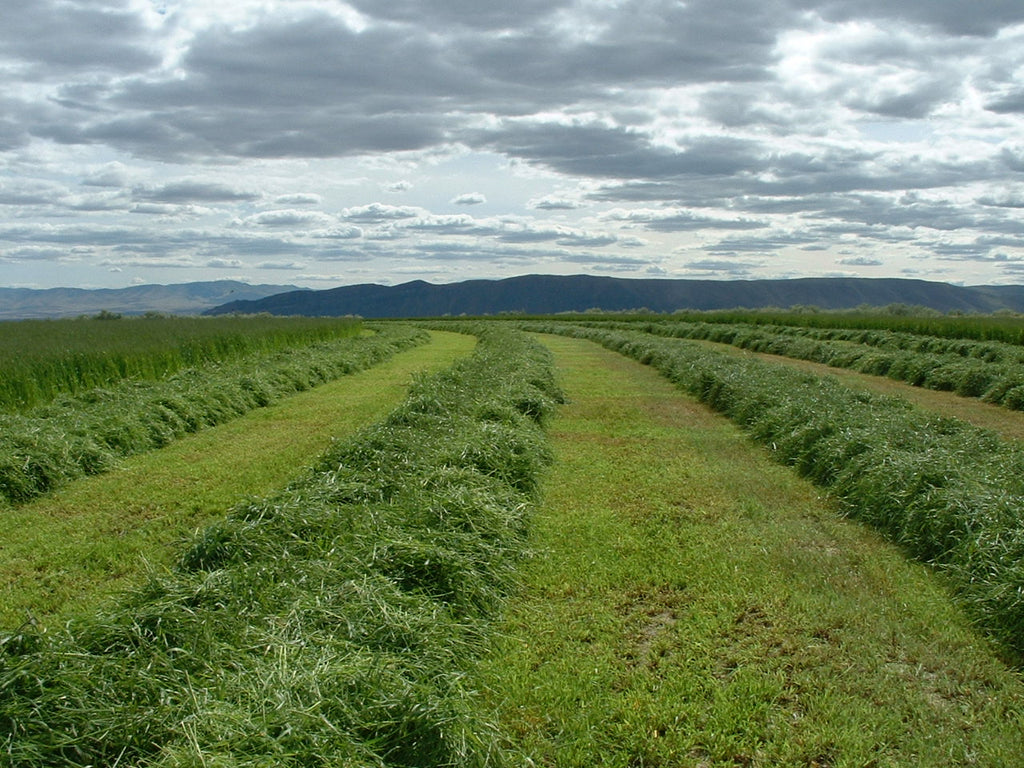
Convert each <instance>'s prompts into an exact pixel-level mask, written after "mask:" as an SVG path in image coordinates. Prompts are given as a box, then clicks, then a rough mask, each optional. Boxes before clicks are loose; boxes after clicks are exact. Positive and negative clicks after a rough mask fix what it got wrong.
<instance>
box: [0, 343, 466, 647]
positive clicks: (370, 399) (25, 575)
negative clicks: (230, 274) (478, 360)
mask: <svg viewBox="0 0 1024 768" xmlns="http://www.w3.org/2000/svg"><path fill="white" fill-rule="evenodd" d="M474 346H476V338H475V337H473V336H468V335H465V334H456V333H439V332H436V331H435V332H431V341H430V343H429V344H422V345H419V346H417V347H415V348H412V349H408V350H405V351H403V352H401V353H400V354H396V355H394V356H393V357H392V358H391V359H390V360H387V361H384V362H382V363H380V364H379V365H375V366H373V367H372V368H369V369H367V370H365V371H360V372H358V373H354V374H352V375H351V376H344V377H342V378H340V379H337V380H335V381H332V382H327V383H326V384H322V385H320V386H318V387H316V388H314V389H311V390H309V391H307V392H299V393H296V394H295V395H292V396H291V397H287V398H283V399H282V400H280V401H279V402H277V403H274V404H272V405H270V406H268V407H266V408H260V409H258V410H256V411H253V412H251V413H248V414H246V415H245V416H242V417H240V418H238V419H234V420H232V421H230V422H228V423H227V424H221V425H219V426H217V427H213V428H211V429H207V430H203V431H202V432H200V433H197V434H192V435H187V436H185V437H183V438H181V439H180V440H175V441H174V442H173V443H172V444H171V445H169V446H166V447H164V448H162V449H160V450H158V451H150V452H148V453H145V454H140V455H137V456H131V457H128V458H125V459H123V460H121V461H120V462H119V463H118V466H117V469H116V470H115V471H113V472H106V473H104V474H102V475H96V476H93V477H87V478H82V479H80V480H78V481H76V482H73V483H70V484H68V485H67V486H65V487H64V488H61V489H59V490H58V491H56V492H54V493H52V494H48V495H46V496H44V497H41V498H39V499H35V500H34V501H32V502H30V503H28V504H23V505H20V506H18V507H14V508H11V509H7V510H5V511H4V513H3V514H2V515H0V635H3V634H5V633H8V632H12V631H14V630H15V629H16V628H17V627H18V626H20V625H21V624H22V623H23V622H24V621H26V620H27V619H29V618H30V617H31V619H32V620H34V621H36V622H37V623H38V624H40V625H42V626H44V627H46V626H59V625H60V624H62V623H63V621H64V619H65V618H66V616H67V615H68V614H81V613H83V612H85V611H87V610H90V609H92V608H95V607H96V606H97V605H100V604H101V603H102V602H103V601H104V600H105V599H107V598H108V597H109V595H111V594H113V593H116V592H120V591H122V590H123V589H125V587H126V586H127V585H131V584H135V583H137V582H138V580H139V578H141V577H142V576H144V575H145V573H146V570H147V568H148V567H153V566H155V567H160V568H163V567H167V566H169V565H170V564H171V563H172V562H173V561H174V559H175V557H176V556H177V555H179V554H180V551H179V550H180V548H181V546H182V542H184V541H185V540H187V539H188V537H190V536H191V535H192V534H194V533H195V531H196V530H197V529H199V528H203V527H205V526H207V525H209V524H210V523H211V522H213V521H214V520H217V519H220V518H221V517H223V516H224V515H225V514H226V513H227V512H228V510H230V509H231V508H232V507H233V506H234V505H235V504H237V503H238V501H239V499H246V498H254V497H262V496H264V495H266V494H268V493H272V492H274V491H276V490H278V489H280V488H282V487H284V486H285V485H286V484H287V483H289V482H290V481H292V480H294V479H295V478H296V477H297V476H298V475H299V474H301V473H302V471H303V470H304V468H306V467H309V466H310V464H311V463H313V462H314V461H316V460H317V459H318V458H319V457H320V456H321V454H323V452H324V451H326V450H327V449H328V448H329V447H330V446H331V444H332V442H333V441H335V440H339V439H344V438H347V437H349V436H351V435H353V434H355V432H356V431H357V430H358V429H361V428H363V427H366V426H368V425H370V424H374V423H376V422H378V421H380V420H381V419H383V418H384V417H385V416H387V414H388V413H390V412H391V411H392V410H394V409H395V408H397V407H398V406H399V405H400V404H401V403H402V401H403V400H404V399H405V397H406V396H407V395H408V391H409V386H410V385H411V384H412V381H413V379H414V378H415V377H416V376H419V375H423V374H424V373H428V372H434V371H440V370H442V369H444V368H447V367H449V366H450V365H452V364H453V363H454V362H455V361H456V360H458V359H460V358H462V357H466V356H467V355H469V354H470V353H472V351H473V348H474Z"/></svg>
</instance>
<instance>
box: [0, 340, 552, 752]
mask: <svg viewBox="0 0 1024 768" xmlns="http://www.w3.org/2000/svg"><path fill="white" fill-rule="evenodd" d="M479 335H480V343H479V344H478V345H477V348H476V351H475V352H474V354H473V355H472V356H470V357H468V358H465V359H464V360H463V361H460V362H459V363H457V364H456V365H455V366H453V367H452V368H451V369H449V370H447V371H445V372H443V373H441V374H438V375H434V376H431V377H425V378H422V379H420V380H418V381H417V382H416V383H415V384H414V386H413V388H412V391H411V394H410V396H409V397H408V399H407V400H406V402H405V403H404V404H403V405H402V406H401V407H400V408H399V409H398V410H396V411H395V412H394V413H393V414H392V415H390V416H389V417H388V418H387V419H386V420H384V421H383V422H381V423H379V424H378V425H376V426H374V427H371V428H367V429H366V430H364V431H363V432H361V433H360V434H358V435H357V436H355V437H354V438H352V439H350V440H348V441H346V442H344V443H339V444H338V445H336V446H335V447H334V448H333V449H332V450H331V451H330V452H329V453H328V454H327V455H325V456H324V457H323V459H322V461H320V462H319V464H318V465H317V466H316V467H314V468H312V469H311V470H310V471H309V472H308V474H307V475H306V476H304V477H303V478H302V479H300V480H298V481H296V482H295V483H293V484H292V485H291V486H290V487H288V488H287V489H284V490H283V491H281V492H280V493H279V494H277V495H274V496H273V497H269V498H266V499H264V500H259V501H254V502H252V503H245V504H242V505H240V506H239V507H238V508H236V509H235V510H234V511H233V512H232V513H231V514H230V515H229V516H228V517H227V518H226V519H225V520H224V521H223V522H221V523H219V524H216V525H213V526H212V527H209V528H208V529H206V530H204V531H203V532H202V533H200V534H199V535H198V536H197V537H196V539H195V541H194V542H193V543H192V544H191V546H190V547H189V548H188V549H187V550H186V551H185V552H184V554H183V555H182V557H181V560H180V566H179V567H178V568H177V569H176V570H174V571H173V572H169V573H160V574H156V575H154V576H153V577H152V579H151V581H150V582H149V583H148V584H146V585H145V586H143V587H142V588H140V589H139V590H138V591H136V592H135V593H133V594H131V595H128V596H126V597H125V598H124V599H123V600H122V601H121V603H120V605H118V606H113V607H111V608H110V609H109V610H107V611H105V612H103V613H102V614H101V615H96V616H91V617H85V618H82V619H80V620H76V621H73V622H71V623H70V625H69V626H68V627H67V629H66V630H64V631H61V632H58V633H53V634H41V633H39V632H37V631H34V630H32V629H30V628H24V629H22V630H21V631H19V632H18V633H17V634H15V635H13V636H9V637H7V638H6V639H5V640H4V641H3V645H2V652H0V692H2V695H0V755H3V756H5V757H6V759H7V760H8V761H9V762H10V764H12V765H17V766H25V767H28V766H55V765H60V766H87V765H107V766H114V765H134V766H143V765H144V766H161V767H169V766H243V765H244V766H268V768H269V766H275V768H280V767H281V766H302V768H311V767H313V766H420V767H429V766H455V765H485V764H489V765H490V764H494V763H493V759H494V754H495V750H496V749H497V747H496V746H495V745H496V744H497V742H498V740H497V736H496V733H495V728H494V726H492V725H491V724H489V722H488V721H487V720H486V718H485V717H484V716H482V715H481V714H480V712H481V711H482V708H481V707H478V706H477V705H476V699H475V695H474V692H473V689H472V685H471V679H470V678H469V676H468V670H469V669H470V666H471V664H472V663H473V659H474V658H475V656H476V655H477V654H478V653H479V652H480V651H481V649H483V648H484V647H485V645H486V643H487V642H488V638H489V633H490V632H492V631H493V628H492V623H493V621H492V620H493V618H494V616H495V612H496V610H497V609H498V608H499V607H500V606H501V605H502V602H503V599H504V598H505V596H506V594H507V593H508V591H509V588H510V587H511V585H512V584H513V583H514V577H515V574H516V571H517V564H518V562H519V561H520V559H521V558H522V557H523V555H524V549H525V533H526V526H527V522H528V521H527V517H528V513H529V510H530V508H531V506H532V504H533V500H534V495H535V492H536V489H537V486H538V482H539V474H540V472H541V471H542V469H543V467H544V466H545V464H546V463H547V461H548V448H547V444H546V441H545V439H544V435H543V431H542V428H541V421H542V420H543V418H544V417H545V415H546V414H548V413H549V412H550V411H551V410H552V409H553V408H554V404H555V402H556V400H557V399H558V392H557V389H556V387H555V384H554V380H553V375H552V366H551V362H550V359H549V356H548V354H547V352H546V350H544V348H543V347H541V346H539V345H536V344H534V343H533V342H531V341H530V340H529V339H528V338H527V337H526V336H525V335H523V334H517V333H515V332H514V331H510V330H502V329H496V328H482V329H480V330H479Z"/></svg>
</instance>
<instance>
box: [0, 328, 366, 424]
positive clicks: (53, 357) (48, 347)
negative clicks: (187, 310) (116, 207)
mask: <svg viewBox="0 0 1024 768" xmlns="http://www.w3.org/2000/svg"><path fill="white" fill-rule="evenodd" d="M361 328H362V323H361V321H360V320H359V319H357V318H323V317H272V316H270V315H239V316H224V317H195V316H186V317H179V316H173V315H147V316H143V317H121V316H120V315H116V314H112V313H109V312H107V313H101V314H100V315H98V316H95V317H80V318H75V319H63V320H19V321H13V322H3V323H0V412H4V413H17V412H23V411H26V410H29V409H31V408H36V407H38V406H40V405H44V404H46V403H48V402H50V401H51V400H53V399H54V398H55V397H58V396H60V395H74V394H77V393H78V392H82V391H85V390H89V389H94V388H96V387H108V386H111V385H113V384H115V383H117V382H118V381H120V380H121V379H126V378H130V379H136V380H146V381H152V380H157V379H161V378H164V377H165V376H169V375H171V374H173V373H175V372H177V371H179V370H181V369H183V368H192V367H195V366H200V365H207V364H209V363H223V362H227V361H230V360H235V359H238V358H240V357H246V356H251V355H256V354H261V355H266V354H269V353H270V352H274V351H277V350H280V349H285V348H289V347H296V346H302V345H304V344H311V343H314V342H324V341H334V340H336V339H339V338H344V337H346V336H357V335H359V333H360V331H361Z"/></svg>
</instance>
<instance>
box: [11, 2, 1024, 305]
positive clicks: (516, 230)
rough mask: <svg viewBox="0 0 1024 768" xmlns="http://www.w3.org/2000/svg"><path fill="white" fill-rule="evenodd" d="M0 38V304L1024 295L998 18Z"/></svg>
mask: <svg viewBox="0 0 1024 768" xmlns="http://www.w3.org/2000/svg"><path fill="white" fill-rule="evenodd" d="M0 18H2V19H3V23H2V25H0V27H2V28H0V286H5V287H26V288H51V287H58V286H79V287H85V288H120V287H127V286H130V285H136V284H150V283H159V284H173V283H185V282H193V281H200V280H220V279H230V280H241V281H245V282H249V283H254V284H256V283H268V284H273V285H295V286H302V287H309V288H330V287H334V286H339V285H351V284H357V283H380V284H397V283H402V282H407V281H410V280H426V281H428V282H433V283H448V282H455V281H459V280H465V279H470V278H502V277H510V276H513V275H523V274H593V275H612V276H619V277H633V278H650V277H658V278H700V279H760V278H794V277H828V276H860V277H908V278H919V279H925V280H937V281H942V282H949V283H956V284H966V285H981V284H989V285H991V284H1016V283H1022V282H1024V2H1021V0H856V1H853V0H516V2H514V3H513V2H509V0H350V1H349V2H347V3H346V2H338V1H335V0H308V1H307V0H218V2H216V3H211V2H209V0H0Z"/></svg>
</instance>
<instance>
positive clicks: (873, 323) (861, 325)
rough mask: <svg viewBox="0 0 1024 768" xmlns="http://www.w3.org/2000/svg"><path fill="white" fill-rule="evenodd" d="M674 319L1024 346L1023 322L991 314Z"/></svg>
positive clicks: (895, 308)
mask: <svg viewBox="0 0 1024 768" xmlns="http://www.w3.org/2000/svg"><path fill="white" fill-rule="evenodd" d="M673 319H676V320H684V321H687V322H698V323H700V322H707V323H721V324H727V325H732V324H740V325H769V326H770V325H774V326H780V325H782V326H789V327H802V328H809V329H810V328H824V329H830V330H835V329H844V330H849V331H880V332H883V333H890V332H896V333H899V334H906V335H912V336H922V337H931V338H932V339H952V340H954V342H959V341H963V340H973V341H979V342H997V343H1000V344H1011V345H1015V346H1022V345H1024V316H1022V315H1021V314H1011V313H1005V312H996V313H993V314H985V315H980V314H977V315H958V314H949V315H941V314H939V313H938V312H935V311H934V310H929V309H926V308H924V307H907V306H905V305H899V304H894V305H890V306H889V307H873V308H871V307H869V308H866V309H863V310H828V311H786V310H773V309H754V310H751V309H736V310H709V311H704V312H701V311H685V310H684V311H680V312H676V313H674V315H673Z"/></svg>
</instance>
